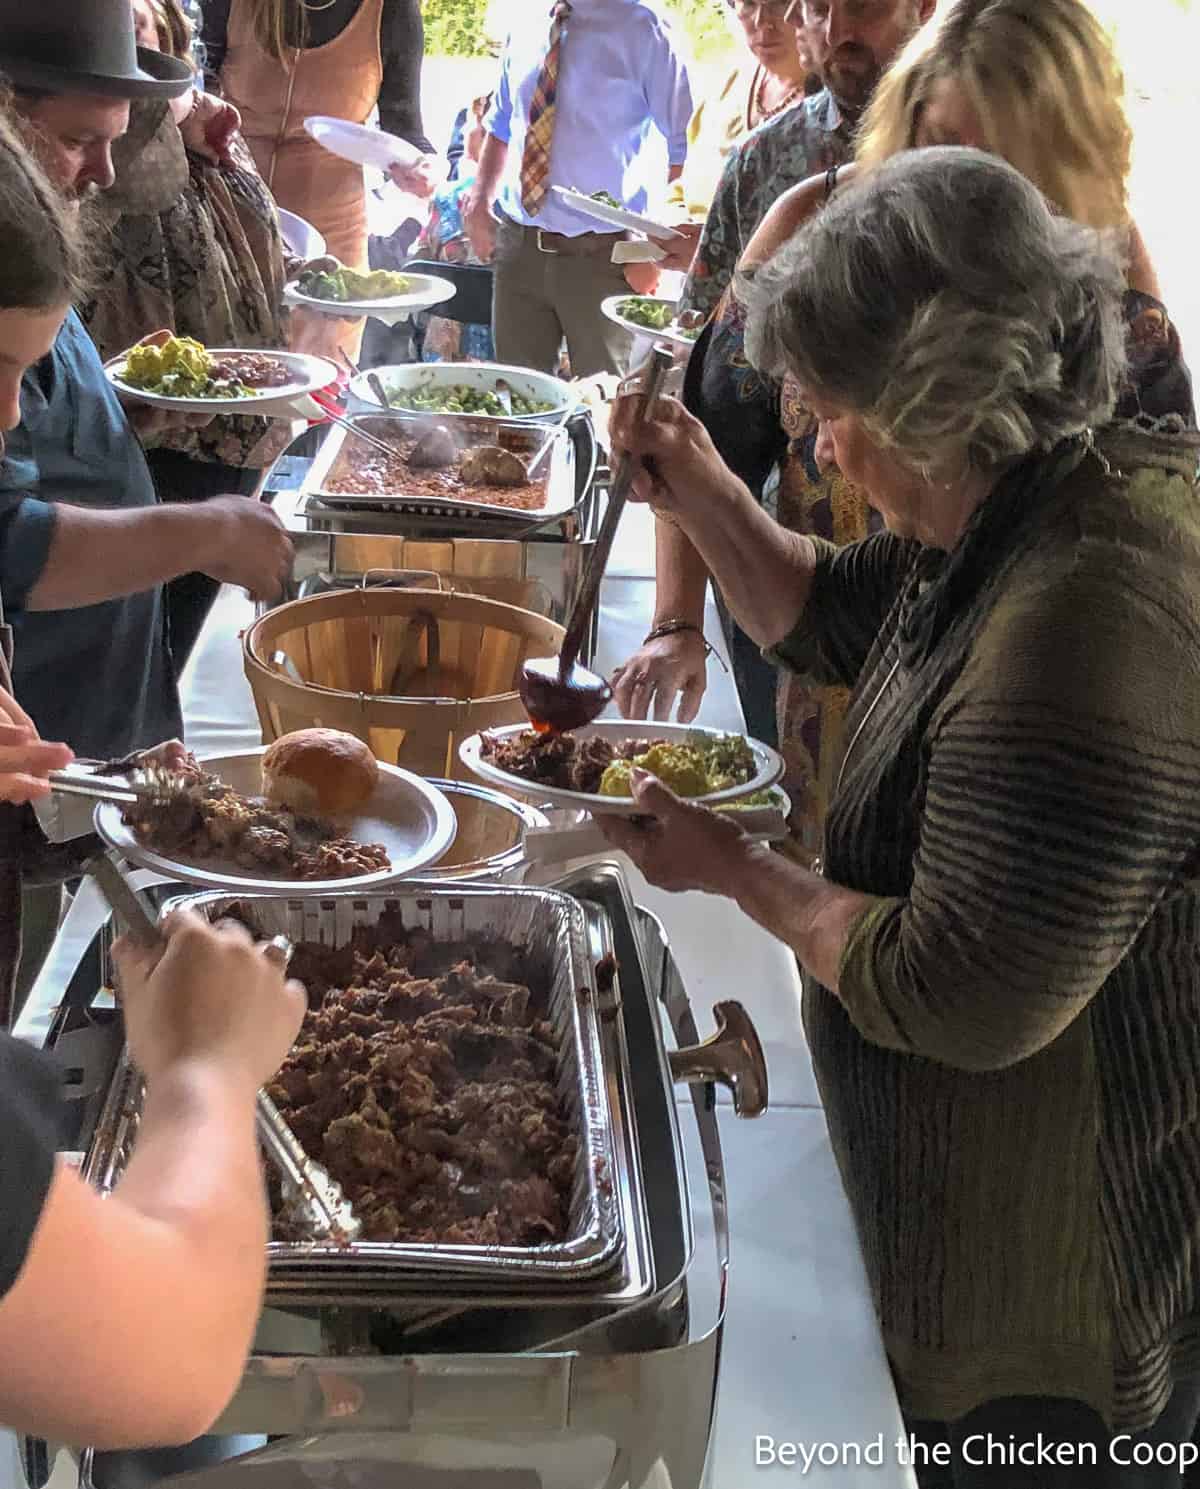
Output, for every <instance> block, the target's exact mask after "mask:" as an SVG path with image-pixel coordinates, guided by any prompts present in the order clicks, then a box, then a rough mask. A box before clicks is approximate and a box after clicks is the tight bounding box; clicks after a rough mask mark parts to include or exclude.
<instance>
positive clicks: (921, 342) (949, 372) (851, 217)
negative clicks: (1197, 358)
mask: <svg viewBox="0 0 1200 1489" xmlns="http://www.w3.org/2000/svg"><path fill="white" fill-rule="evenodd" d="M1123 291H1124V277H1123V274H1122V269H1121V262H1120V258H1119V255H1118V253H1117V251H1116V250H1115V246H1114V245H1113V244H1112V243H1110V242H1109V241H1108V240H1107V239H1106V238H1105V237H1104V236H1103V235H1101V234H1099V233H1097V232H1096V231H1094V230H1093V229H1090V228H1084V227H1081V226H1079V224H1077V223H1074V222H1069V221H1067V220H1066V219H1064V218H1061V217H1055V216H1053V215H1052V214H1051V212H1050V210H1049V208H1048V207H1047V206H1046V203H1045V201H1044V200H1043V198H1042V197H1041V195H1040V194H1039V192H1038V191H1037V189H1036V187H1034V186H1032V185H1031V184H1030V183H1029V182H1028V181H1027V180H1026V179H1025V177H1024V176H1022V175H1020V174H1019V172H1017V171H1015V170H1013V168H1012V167H1011V166H1009V165H1006V164H1005V163H1004V162H1003V161H1000V160H997V159H996V158H995V157H994V156H990V155H984V154H982V153H981V152H979V151H977V150H965V149H959V148H933V149H924V150H912V151H907V152H905V153H904V154H902V155H899V156H896V157H895V158H894V159H892V160H889V161H887V162H886V163H885V164H883V165H881V166H879V167H878V168H877V169H875V170H872V171H871V172H870V174H869V175H867V176H866V177H865V178H864V179H863V180H862V181H861V182H859V183H856V184H855V186H853V187H852V188H851V189H850V190H848V191H846V192H845V193H844V194H841V195H839V196H838V197H836V198H835V199H834V201H833V202H832V203H831V204H830V205H829V206H828V207H827V208H826V209H825V211H824V212H823V213H822V214H821V215H820V216H819V217H818V218H817V219H816V220H815V221H814V222H812V223H810V224H809V225H808V226H806V227H805V228H803V229H801V231H800V232H798V233H797V234H796V235H795V236H794V237H793V238H792V239H791V240H790V241H789V242H787V243H785V244H784V245H783V246H782V247H781V248H780V249H779V250H778V251H777V252H776V253H775V255H774V256H773V257H772V258H771V260H770V261H769V262H768V263H767V264H765V265H764V266H763V267H762V268H761V269H760V270H759V271H758V272H757V274H755V275H753V276H752V277H751V276H747V277H745V278H743V279H741V280H740V281H739V286H738V295H739V298H740V299H741V300H742V302H743V304H744V305H745V306H746V307H747V316H748V319H747V325H746V349H747V353H748V355H749V357H750V360H751V362H752V363H753V364H754V365H755V366H756V367H757V368H759V369H760V370H761V371H762V372H764V373H766V374H767V375H770V376H774V377H782V376H783V375H784V374H786V373H791V374H792V375H793V376H794V377H795V378H796V379H797V380H798V381H799V383H800V385H801V387H802V389H806V390H807V391H808V392H810V393H813V394H820V395H823V396H825V397H827V398H829V399H830V400H831V401H832V402H834V403H836V404H837V405H838V406H839V407H844V408H847V409H849V410H852V411H854V412H855V413H858V414H859V415H860V416H862V418H863V421H864V423H865V425H866V427H867V429H868V431H869V432H870V434H871V435H872V437H873V438H874V439H876V440H877V441H878V442H879V443H880V445H881V446H883V447H885V448H889V449H890V450H891V451H892V452H893V453H894V454H895V456H896V457H897V458H898V459H899V460H900V461H901V462H902V463H903V464H904V465H906V466H908V467H909V468H911V469H913V470H916V471H919V472H921V473H923V474H925V475H927V476H942V477H943V478H945V477H951V476H956V475H958V474H960V473H961V472H962V471H963V470H964V469H973V470H980V471H991V470H995V469H997V468H999V467H1001V466H1004V465H1006V464H1008V463H1009V462H1011V461H1014V460H1017V459H1020V458H1021V457H1022V456H1024V455H1027V454H1029V453H1030V452H1031V451H1034V450H1040V449H1049V448H1051V447H1052V446H1053V445H1055V444H1057V443H1058V441H1059V440H1061V439H1064V438H1066V437H1067V436H1069V435H1073V434H1078V433H1080V432H1081V431H1083V430H1085V429H1088V428H1091V427H1093V426H1094V425H1097V424H1101V423H1103V422H1105V421H1106V420H1107V419H1108V418H1109V417H1110V415H1111V413H1112V410H1113V406H1114V404H1115V402H1116V399H1117V395H1118V393H1119V391H1120V389H1121V385H1122V381H1123V379H1124V376H1125V371H1126V355H1125V328H1124V321H1123V317H1122V313H1121V300H1122V294H1123Z"/></svg>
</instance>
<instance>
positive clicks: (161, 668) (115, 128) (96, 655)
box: [0, 0, 291, 759]
mask: <svg viewBox="0 0 1200 1489" xmlns="http://www.w3.org/2000/svg"><path fill="white" fill-rule="evenodd" d="M0 75H2V76H3V77H5V78H7V80H8V81H9V83H10V84H11V85H12V88H13V94H14V106H15V110H16V113H17V116H18V119H19V122H21V124H22V125H23V127H24V130H25V133H26V136H27V138H28V139H29V142H30V144H31V146H32V147H33V149H34V151H35V153H36V154H37V155H38V158H39V159H40V160H41V163H42V165H43V166H44V167H45V168H46V170H47V172H48V173H49V174H50V176H51V177H52V179H53V180H54V181H55V182H56V184H57V185H58V186H59V187H60V188H61V189H62V191H63V192H64V193H65V194H66V195H67V196H68V197H69V198H72V199H74V200H76V201H81V200H83V199H84V198H86V197H87V195H88V194H89V193H90V192H91V191H95V190H103V189H104V188H105V187H107V186H110V185H111V184H112V181H113V167H112V157H111V146H112V143H113V141H114V140H116V139H118V138H119V137H120V136H121V135H122V134H123V133H124V132H125V129H126V127H127V125H128V121H129V104H130V100H132V99H135V98H152V99H153V98H160V99H170V98H173V97H178V96H180V95H181V94H183V93H185V92H186V91H187V90H188V89H189V88H190V87H191V86H192V82H193V79H192V73H191V69H190V68H189V67H188V65H187V63H186V62H184V61H181V60H179V59H177V58H174V57H170V56H166V55H164V54H163V53H160V52H154V51H148V50H143V49H141V48H138V47H136V45H135V41H134V24H133V16H132V12H131V8H130V5H129V0H85V3H80V0H0ZM0 308H2V307H0ZM153 329H155V328H153V327H148V328H147V330H153ZM2 351H3V347H2V346H0V353H2ZM290 563H291V545H290V543H289V541H288V539H287V536H286V534H285V533H284V531H283V529H282V527H281V526H280V524H279V522H278V521H277V519H276V518H275V516H274V514H273V513H272V512H271V511H270V509H269V508H267V507H265V506H263V505H262V504H260V503H258V502H254V501H250V500H247V499H246V498H244V497H239V496H228V497H217V498H214V499H213V500H211V501H209V502H203V503H197V504H190V503H189V504H183V505H177V506H176V505H171V506H163V505H160V504H159V502H158V499H157V496H156V494H155V490H154V485H153V482H152V480H151V476H150V472H149V469H148V467H147V464H146V460H145V456H144V454H143V452H142V448H141V445H140V444H139V442H138V440H137V438H136V436H135V435H134V433H133V431H132V429H131V427H130V424H129V420H128V418H127V416H126V413H125V410H124V409H123V408H122V406H121V403H120V400H119V399H118V397H117V395H116V393H115V392H114V390H113V389H112V387H111V385H110V384H109V383H108V381H107V379H106V377H105V375H104V369H103V367H102V365H101V362H100V359H99V356H98V354H97V352H96V349H95V347H94V346H93V344H92V342H91V340H90V338H89V337H88V334H87V332H86V331H85V330H84V328H83V326H82V324H81V323H80V321H79V319H78V318H77V316H76V315H75V313H74V312H73V311H72V312H71V313H70V314H69V315H68V317H67V319H66V322H65V323H64V325H63V328H62V331H61V332H60V334H59V336H58V339H57V341H56V342H55V345H54V348H53V350H52V351H51V353H50V355H49V356H48V357H46V358H44V359H43V360H42V361H41V362H39V363H38V364H36V365H35V366H34V367H32V368H30V369H29V371H28V372H27V373H26V374H25V377H24V379H23V381H22V386H21V423H20V426H19V427H18V428H17V429H16V430H15V431H14V432H13V433H12V434H11V435H10V436H9V439H8V448H7V451H6V454H5V458H4V461H3V464H2V465H0V594H3V597H4V602H5V606H6V608H7V609H8V610H9V611H10V616H11V620H12V622H13V625H14V630H15V633H16V635H15V639H16V666H15V668H14V686H15V691H16V693H17V696H18V697H19V698H20V699H21V700H22V702H23V704H24V706H25V708H26V709H27V710H28V712H29V713H30V715H31V716H32V717H33V719H34V721H35V723H36V724H37V726H38V728H39V730H40V732H41V734H42V736H43V737H44V738H46V739H61V740H64V741H66V743H68V744H69V745H70V746H71V747H72V748H73V749H74V750H75V751H76V753H77V754H78V755H81V756H92V757H96V758H101V759H104V758H110V757H115V756H120V755H124V754H126V753H127V752H129V751H131V750H135V749H140V748H144V747H146V746H149V745H151V744H153V743H155V742H156V741H158V740H162V739H166V738H169V737H170V736H172V735H174V734H178V733H179V732H180V730H181V717H180V710H179V699H178V695H177V692H176V688H175V682H174V673H173V668H172V665H171V658H170V652H169V638H168V637H167V635H166V630H165V621H164V609H163V594H162V586H163V584H164V583H165V582H166V581H167V580H170V579H173V578H175V577H176V576H177V575H180V574H185V573H192V572H194V571H196V570H201V571H203V572H204V573H207V574H210V575H212V577H213V578H215V579H220V580H225V581H228V582H230V583H234V584H239V585H242V586H244V587H245V588H247V589H249V590H250V591H251V592H252V593H253V594H255V595H257V596H261V597H263V598H274V597H275V596H276V595H277V594H278V593H279V590H280V588H281V585H282V582H283V580H284V578H285V577H286V574H287V572H288V570H289V567H290Z"/></svg>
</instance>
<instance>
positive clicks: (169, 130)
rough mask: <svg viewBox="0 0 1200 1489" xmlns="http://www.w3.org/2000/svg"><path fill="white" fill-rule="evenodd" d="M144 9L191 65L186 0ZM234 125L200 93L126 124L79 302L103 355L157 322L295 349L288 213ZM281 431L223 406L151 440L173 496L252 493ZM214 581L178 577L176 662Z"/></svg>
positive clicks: (154, 107)
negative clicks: (287, 316)
mask: <svg viewBox="0 0 1200 1489" xmlns="http://www.w3.org/2000/svg"><path fill="white" fill-rule="evenodd" d="M133 14H134V23H135V26H136V27H137V28H138V34H139V36H141V37H142V38H143V40H142V42H141V44H142V45H143V46H145V47H147V48H148V49H152V50H154V51H159V52H163V53H166V54H167V55H169V56H175V57H179V58H181V59H182V60H184V61H186V62H189V63H190V62H191V60H192V36H191V26H190V23H189V22H188V20H187V17H186V16H185V15H184V13H183V10H182V8H181V7H180V6H179V4H178V0H133ZM177 112H178V113H179V114H180V117H178V118H177V117H176V114H177ZM237 126H238V116H237V112H236V110H235V109H233V108H232V107H231V106H230V105H229V104H226V103H222V102H221V101H220V100H219V99H215V98H213V97H212V96H211V95H209V94H205V93H199V92H196V91H194V90H193V92H192V93H190V94H184V95H183V97H182V99H181V100H180V104H179V107H178V110H177V109H176V106H175V105H174V104H171V105H168V104H166V103H163V102H162V101H161V100H152V99H145V100H135V101H134V102H133V104H132V106H131V109H130V127H129V130H128V132H127V133H126V134H125V135H124V137H123V138H122V139H120V140H118V141H117V142H116V144H115V145H114V147H113V165H114V168H115V170H116V175H117V179H116V182H115V183H114V185H113V186H112V187H110V188H109V189H108V190H107V191H105V192H103V193H102V194H101V195H100V197H99V198H98V199H97V201H96V203H95V208H94V210H95V215H96V219H97V226H98V228H99V231H98V232H97V233H96V246H95V249H94V255H93V256H94V266H93V269H92V272H91V274H90V276H89V278H90V281H91V288H90V293H88V294H87V295H86V296H85V297H84V299H83V301H82V302H81V304H80V306H79V313H80V315H81V317H82V319H83V322H84V324H85V325H86V326H87V328H88V331H89V332H90V334H91V337H92V340H93V341H94V342H95V343H96V346H97V348H98V350H99V352H100V355H101V357H102V358H103V359H104V360H105V361H107V360H108V359H109V358H110V357H115V356H116V355H117V354H118V353H120V352H122V351H124V350H125V348H126V347H128V346H132V345H133V343H134V342H136V341H138V340H140V339H141V338H142V337H143V336H145V335H147V334H149V333H151V332H154V331H157V330H159V329H160V328H166V329H168V330H170V331H172V332H173V333H174V334H175V335H177V336H189V337H192V338H193V339H194V340H196V341H199V342H200V343H201V344H202V345H204V346H216V347H244V348H259V349H263V348H268V349H269V348H280V347H286V346H287V343H288V336H287V328H286V325H285V321H284V315H283V311H282V296H283V285H284V277H285V276H284V250H283V243H282V239H281V238H280V233H279V219H278V216H277V215H276V211H275V203H274V202H273V201H272V199H271V194H270V192H269V191H268V190H267V189H266V186H265V185H264V183H263V180H262V178H261V177H260V176H259V174H258V171H257V169H256V167H255V165H254V161H253V159H252V158H251V156H250V152H249V150H248V149H247V147H246V143H245V141H244V140H243V139H242V137H241V133H240V131H239V129H238V127H237ZM269 435H270V436H272V438H271V439H268V436H269ZM276 437H278V438H280V439H282V438H286V437H288V435H287V430H286V426H285V425H283V424H282V423H276V424H273V423H272V422H271V421H270V420H269V419H266V418H264V417H263V416H261V415H257V416H256V415H250V414H219V415H218V416H217V417H216V418H215V419H213V420H212V422H211V423H209V424H207V425H205V426H204V427H203V428H200V429H190V428H187V427H184V426H183V425H182V424H181V423H178V424H176V425H174V426H173V427H171V428H166V429H163V430H162V431H161V432H158V433H156V434H155V435H154V436H153V437H152V438H149V439H147V440H146V441H145V443H146V447H147V449H146V454H147V459H148V461H149V464H150V472H151V474H152V475H153V477H154V482H155V486H156V488H157V490H158V492H159V494H160V496H161V497H162V499H163V500H164V501H167V502H175V501H203V500H205V499H206V498H208V497H210V496H220V495H224V494H226V493H235V492H236V493H238V494H241V495H249V494H250V493H251V492H252V491H253V490H254V488H255V486H256V485H257V484H258V480H259V478H260V476H261V473H262V467H263V465H264V464H265V463H268V462H267V460H266V459H265V457H267V456H268V455H270V454H271V453H272V450H273V446H274V444H275V442H276ZM217 588H218V586H217V583H216V581H215V580H214V579H211V578H210V577H209V576H208V575H207V574H185V575H182V576H181V577H180V578H178V579H173V580H171V582H170V583H169V584H168V586H167V619H168V624H169V627H170V634H171V654H172V660H173V662H174V665H175V669H176V672H180V671H182V669H183V666H184V664H185V663H186V661H187V659H188V656H189V654H190V653H191V650H192V647H193V646H194V645H195V643H196V639H197V638H198V636H199V634H200V629H201V627H202V626H203V624H204V619H205V617H206V615H207V614H208V612H209V609H210V608H211V606H212V603H213V601H214V600H215V598H216V594H217Z"/></svg>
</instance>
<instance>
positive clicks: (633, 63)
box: [465, 0, 692, 376]
mask: <svg viewBox="0 0 1200 1489" xmlns="http://www.w3.org/2000/svg"><path fill="white" fill-rule="evenodd" d="M551 53H555V54H556V55H555V57H554V60H555V61H556V63H557V66H556V85H557V88H556V94H555V97H554V99H553V108H554V117H553V129H552V132H550V138H549V139H548V141H543V143H544V144H545V145H546V151H545V154H546V160H545V170H544V171H543V172H542V173H541V177H542V178H541V179H540V180H538V179H534V178H533V174H532V173H531V169H530V156H531V154H532V153H533V152H532V151H531V148H530V147H531V146H532V145H536V143H537V130H538V127H539V119H540V120H541V125H540V127H541V129H543V130H545V129H546V126H547V121H546V119H545V118H544V106H545V102H546V92H545V73H546V65H547V59H548V54H551ZM691 115H692V94H691V88H690V86H689V84H688V76H687V68H686V67H685V65H684V63H683V60H682V58H681V56H680V54H679V52H678V50H677V49H676V44H675V39H674V37H673V36H672V33H671V29H670V27H669V25H668V24H667V23H666V21H664V20H663V18H662V17H661V16H660V15H659V14H658V12H657V11H655V10H654V9H652V8H651V7H650V6H649V5H648V4H645V3H644V0H571V3H570V5H569V6H563V5H553V6H552V5H545V6H544V7H542V6H533V7H531V8H530V11H529V16H528V19H527V20H524V21H523V23H522V26H521V29H520V31H519V32H518V31H514V32H513V33H512V35H510V36H509V38H508V41H507V43H506V45H505V48H504V55H503V58H502V61H501V72H500V82H499V86H498V87H497V89H496V93H495V97H494V100H493V103H492V108H491V111H490V112H489V114H488V116H487V118H486V119H485V120H484V127H485V129H486V130H487V139H486V141H485V144H484V149H483V155H482V158H481V160H480V163H479V171H478V174H477V176H476V178H475V185H474V187H473V189H472V191H471V193H470V195H469V197H468V200H467V210H466V214H465V220H466V227H467V231H468V233H469V235H470V237H471V242H472V246H473V247H474V249H475V252H476V254H478V256H479V257H480V259H481V260H483V261H484V262H487V261H489V260H490V261H491V262H493V263H494V265H495V296H494V301H493V307H492V315H493V330H494V333H495V341H496V355H497V357H498V358H499V360H500V361H501V362H511V363H515V364H517V365H520V366H524V367H535V368H538V369H540V370H542V371H545V372H553V371H554V370H555V368H556V367H557V365H558V356H559V348H560V346H561V344H562V340H563V338H564V336H565V338H566V342H567V350H568V353H569V355H570V359H571V370H572V372H573V373H574V374H575V375H576V376H589V375H590V374H592V373H596V372H619V371H622V370H624V359H625V358H626V357H627V355H628V351H629V338H628V336H627V335H626V333H625V332H623V331H622V330H621V329H620V328H619V327H617V326H615V325H613V324H612V323H611V322H610V321H608V320H607V319H606V318H605V317H604V315H603V314H602V312H601V309H600V305H601V302H602V301H603V300H604V299H605V297H606V296H608V295H617V294H623V293H628V285H627V283H626V280H625V276H624V274H623V272H622V270H621V268H620V267H619V266H618V265H616V264H614V263H613V262H612V250H613V245H614V244H615V243H617V242H619V241H620V240H621V239H622V238H624V237H625V236H626V235H625V234H624V233H621V232H596V231H595V228H596V225H597V224H596V220H595V218H592V217H588V216H585V215H583V214H582V213H579V212H575V211H572V210H571V208H570V207H568V206H567V205H566V204H565V203H564V202H563V200H562V199H561V198H560V197H559V196H558V195H557V193H556V192H555V191H554V190H553V188H554V186H556V185H557V186H566V187H570V188H573V189H574V190H577V191H582V192H584V193H585V194H586V195H588V196H590V195H592V194H594V193H595V192H599V191H603V192H606V193H608V195H609V196H611V197H613V198H614V199H615V200H616V201H618V202H620V203H621V205H622V206H624V207H627V208H628V209H630V210H631V211H634V212H642V213H645V212H646V211H647V209H650V210H653V209H654V208H656V207H657V206H659V204H660V202H661V199H662V197H663V195H664V193H665V190H666V186H667V183H668V181H669V180H674V179H675V177H676V176H677V175H678V174H679V172H680V169H681V168H682V166H683V162H684V158H685V156H686V154H687V127H688V121H689V120H690V118H691Z"/></svg>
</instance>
